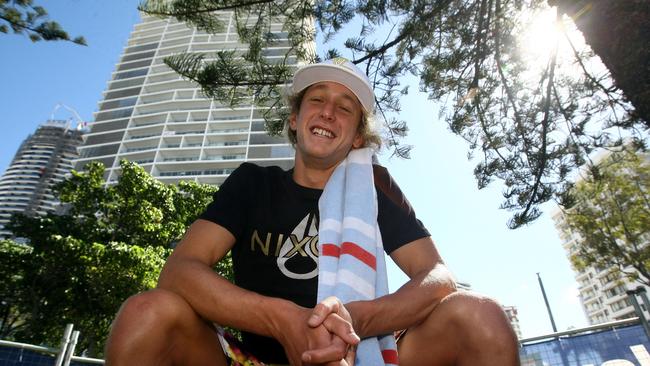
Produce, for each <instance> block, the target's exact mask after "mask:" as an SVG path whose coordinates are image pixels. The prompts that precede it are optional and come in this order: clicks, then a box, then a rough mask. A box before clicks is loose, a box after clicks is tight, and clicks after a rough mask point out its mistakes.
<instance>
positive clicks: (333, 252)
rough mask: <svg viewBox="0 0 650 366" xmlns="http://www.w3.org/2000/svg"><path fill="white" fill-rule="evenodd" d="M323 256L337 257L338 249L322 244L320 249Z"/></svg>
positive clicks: (332, 245) (331, 245)
mask: <svg viewBox="0 0 650 366" xmlns="http://www.w3.org/2000/svg"><path fill="white" fill-rule="evenodd" d="M321 249H322V251H323V255H324V256H326V257H336V258H338V257H339V252H340V250H339V247H337V246H336V245H334V244H323V245H322V247H321Z"/></svg>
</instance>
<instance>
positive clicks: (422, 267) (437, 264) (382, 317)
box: [345, 237, 456, 338]
mask: <svg viewBox="0 0 650 366" xmlns="http://www.w3.org/2000/svg"><path fill="white" fill-rule="evenodd" d="M390 256H391V258H392V259H393V260H394V261H395V263H396V264H397V265H398V266H399V267H400V269H402V271H404V273H406V275H407V276H408V277H409V278H410V280H409V281H408V282H406V283H405V284H404V285H403V286H402V287H400V288H399V289H398V290H397V291H395V292H394V293H392V294H388V295H386V296H382V297H380V298H377V299H374V300H370V301H354V302H351V303H348V304H345V307H346V308H347V310H348V311H349V312H350V315H351V317H352V322H353V323H352V324H353V326H354V329H355V331H356V333H357V334H358V335H359V336H360V337H361V338H364V337H369V336H376V335H379V334H388V333H391V332H393V331H395V330H401V329H406V328H409V327H412V326H414V325H417V324H419V323H421V322H422V321H424V320H425V319H426V318H427V317H428V316H429V314H430V313H431V312H432V311H433V309H434V308H435V307H436V306H437V305H438V304H439V303H440V301H441V300H442V299H443V298H444V297H446V296H447V295H449V294H451V293H453V292H454V291H456V285H455V281H454V279H453V276H452V275H451V273H450V272H449V270H448V269H447V266H446V265H445V264H444V262H443V261H442V258H441V257H440V254H439V253H438V250H437V249H436V247H435V245H434V243H433V240H431V237H424V238H421V239H418V240H415V241H412V242H411V243H408V244H406V245H404V246H402V247H400V248H398V249H396V250H394V251H393V252H392V253H391V255H390Z"/></svg>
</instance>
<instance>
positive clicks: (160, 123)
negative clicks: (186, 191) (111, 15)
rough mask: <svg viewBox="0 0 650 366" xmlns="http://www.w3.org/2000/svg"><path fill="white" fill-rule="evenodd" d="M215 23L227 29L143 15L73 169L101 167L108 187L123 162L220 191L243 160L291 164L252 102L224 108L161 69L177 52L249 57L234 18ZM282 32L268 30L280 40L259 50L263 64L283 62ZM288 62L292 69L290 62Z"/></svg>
mask: <svg viewBox="0 0 650 366" xmlns="http://www.w3.org/2000/svg"><path fill="white" fill-rule="evenodd" d="M216 16H218V17H219V18H220V19H221V20H222V21H223V22H224V24H225V27H224V28H225V29H224V31H223V33H219V34H208V33H205V32H203V31H199V30H196V29H194V28H191V27H188V26H187V25H186V24H185V23H181V22H178V21H176V20H174V19H160V18H156V17H151V16H147V15H143V19H142V21H141V22H140V23H138V24H136V25H135V28H134V30H133V32H132V33H131V35H130V37H129V40H128V43H127V45H126V47H125V48H124V51H123V54H122V57H121V59H120V61H119V63H118V64H117V66H116V68H115V71H114V72H113V74H112V77H111V80H110V81H109V83H108V87H107V89H106V91H105V92H104V98H103V100H102V101H101V102H100V103H99V108H98V111H97V112H96V113H95V116H94V117H95V118H94V119H95V120H94V122H93V123H92V124H91V126H90V132H89V133H88V134H87V138H86V141H85V144H84V145H83V146H82V147H81V148H80V159H79V160H78V161H77V162H76V163H75V168H77V169H80V168H82V167H83V166H84V165H85V164H86V163H88V162H89V161H92V160H99V161H101V162H103V163H104V165H105V166H106V167H107V172H106V179H107V180H108V181H109V182H111V181H115V180H116V179H117V177H118V175H119V161H120V160H122V159H126V160H129V161H134V162H137V163H139V164H140V165H141V166H143V167H144V168H145V170H146V171H147V172H149V173H150V174H151V175H152V176H154V177H156V178H157V179H158V180H160V181H162V182H165V183H176V182H178V181H180V180H196V181H198V182H201V183H217V184H218V183H221V182H222V181H223V180H224V179H225V178H226V177H227V175H228V174H229V173H230V172H232V171H233V170H234V169H235V168H236V167H238V166H239V165H240V164H241V163H242V162H244V161H253V162H255V163H256V164H258V165H279V166H281V167H284V168H289V167H291V166H292V165H293V155H294V151H293V148H292V147H291V145H290V144H289V143H288V141H287V139H286V138H285V137H272V136H269V135H268V134H267V133H266V132H265V129H264V120H263V119H262V110H261V109H259V108H258V107H255V106H254V105H253V103H252V99H251V100H248V101H246V102H244V103H243V104H242V105H240V106H238V107H236V108H230V107H228V106H225V105H222V104H220V103H219V102H217V101H214V100H211V99H208V98H206V97H204V96H203V94H202V93H201V90H200V89H199V88H198V87H197V85H196V84H195V83H192V82H189V81H186V80H183V79H182V78H181V77H180V76H179V75H178V74H177V73H175V72H174V71H172V70H171V69H170V68H169V67H167V66H166V65H165V64H164V63H163V59H164V58H165V57H166V56H169V55H172V54H178V53H182V52H196V53H203V54H205V55H206V57H207V59H210V58H211V57H215V52H216V51H219V50H231V51H236V52H244V51H245V50H247V45H245V44H242V43H240V42H239V39H238V36H237V32H236V28H235V20H234V15H233V13H232V12H223V13H217V15H216ZM282 28H283V25H282V23H281V22H280V20H278V23H276V24H272V26H271V27H270V31H271V32H272V33H274V34H275V35H276V39H278V41H277V42H274V46H273V47H272V48H266V49H264V50H263V52H264V54H265V55H266V57H267V58H268V59H269V60H272V59H274V58H275V59H280V58H284V57H286V55H287V53H288V51H289V49H290V47H289V44H288V41H287V34H286V33H285V32H283V31H282ZM288 59H289V62H290V63H297V62H298V60H296V58H295V57H294V56H289V58H288Z"/></svg>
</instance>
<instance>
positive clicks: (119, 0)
mask: <svg viewBox="0 0 650 366" xmlns="http://www.w3.org/2000/svg"><path fill="white" fill-rule="evenodd" d="M138 2H139V1H138V0H111V1H100V0H56V1H54V0H49V1H46V0H38V1H37V4H39V5H42V6H44V7H45V8H46V9H47V11H48V12H49V14H50V18H51V19H53V20H56V21H58V22H59V23H60V24H61V25H62V26H63V28H64V29H65V30H66V31H68V33H70V35H71V36H73V37H74V36H77V35H83V36H84V37H85V38H86V40H87V42H88V46H87V47H83V46H78V45H75V44H72V43H69V42H37V43H32V42H31V41H30V40H29V39H28V38H26V37H24V36H18V35H1V34H0V54H1V55H2V56H1V57H0V109H1V110H2V111H3V113H2V116H1V117H0V127H1V130H0V131H1V132H0V171H2V172H4V170H5V169H6V168H7V166H8V165H9V164H10V163H11V159H12V158H13V156H14V154H15V152H16V150H17V149H18V146H19V145H20V143H21V142H22V141H23V140H24V139H25V138H26V137H27V136H28V135H29V134H30V133H32V132H33V131H34V130H35V129H36V127H37V126H38V125H39V124H41V123H43V122H45V121H46V120H48V119H50V118H54V119H64V120H67V119H72V120H73V121H76V120H77V119H76V117H75V115H74V113H72V112H70V111H68V109H67V108H66V107H69V108H72V109H74V110H75V111H76V113H78V115H79V116H80V117H81V119H82V120H85V121H92V119H93V112H94V111H96V110H97V105H98V102H99V101H100V100H101V97H102V92H103V91H104V89H105V88H106V86H107V83H108V81H109V80H110V78H111V73H112V72H113V71H114V66H115V64H116V62H117V61H118V60H119V57H120V55H121V52H122V50H123V48H124V46H125V45H126V42H127V40H128V36H129V34H130V32H131V31H132V30H133V26H134V24H135V23H137V22H138V21H139V15H138V12H137V10H136V6H137V4H138ZM343 56H346V55H345V54H344V55H343ZM401 102H402V112H401V117H402V118H404V119H405V120H406V121H407V122H408V124H409V127H410V133H409V136H408V138H406V140H405V141H404V142H405V143H407V144H411V145H413V146H415V148H414V149H413V150H412V152H411V159H408V160H404V159H399V158H391V157H390V156H389V155H390V154H386V153H384V154H383V155H382V156H381V157H380V161H381V162H382V163H383V164H384V165H385V166H387V168H388V169H389V171H390V173H391V174H392V175H393V177H394V179H395V180H396V181H397V183H398V184H399V185H400V187H401V188H402V190H403V191H404V192H405V194H406V196H407V197H408V199H409V201H410V202H411V204H412V205H413V207H414V208H415V211H416V213H417V215H418V217H419V218H420V219H421V220H422V222H423V223H424V224H425V226H426V227H427V228H428V229H429V231H430V232H431V234H432V237H433V239H434V241H435V242H436V246H437V248H438V250H439V252H440V253H441V255H442V257H443V259H444V260H445V262H446V264H447V265H448V267H449V268H450V269H451V271H452V272H453V273H454V275H455V277H456V278H457V279H458V280H459V281H462V282H465V283H469V284H470V285H471V287H472V289H473V290H475V291H477V292H480V293H482V294H485V295H488V296H491V297H493V298H495V299H496V300H497V301H499V302H500V303H502V304H503V305H508V306H515V307H517V310H518V313H519V321H520V326H521V330H522V333H523V336H524V338H528V337H533V336H539V335H543V334H548V333H551V332H552V328H551V323H550V321H549V316H548V313H547V310H546V306H545V304H544V299H543V297H542V293H541V290H540V287H539V284H538V280H537V275H536V274H537V273H539V274H540V276H541V277H542V279H543V281H544V287H545V290H546V294H547V296H548V300H549V304H550V308H551V309H552V312H553V316H554V318H555V323H556V325H557V328H558V330H559V331H563V330H567V329H569V328H579V327H584V326H586V325H587V320H586V318H585V315H584V313H583V311H582V308H581V305H580V302H579V300H578V297H577V294H578V292H577V284H576V282H575V280H574V274H573V272H572V270H571V268H570V264H569V262H568V260H567V258H566V256H565V253H564V250H563V249H562V245H561V241H560V239H559V235H558V233H557V231H556V230H555V228H554V226H553V222H552V220H551V215H552V212H553V210H554V209H555V207H554V206H553V205H552V204H547V205H544V206H543V207H542V209H543V211H544V214H543V215H542V217H541V218H539V219H538V220H537V221H535V222H534V223H532V224H530V225H529V226H526V227H523V228H520V229H517V230H510V229H508V228H507V227H506V222H507V220H508V219H509V217H510V216H511V213H509V212H507V211H504V210H501V209H499V205H500V204H501V202H502V200H503V197H502V190H503V186H502V185H501V184H500V183H499V182H494V183H492V184H491V185H490V186H488V187H487V188H485V189H483V190H478V188H477V185H476V181H475V179H474V176H473V169H474V165H475V163H473V162H471V161H468V160H467V153H468V145H467V144H466V142H464V141H463V140H462V139H460V138H459V137H457V136H455V135H454V134H452V133H451V132H450V131H449V130H448V129H447V126H446V123H445V121H444V119H441V118H440V116H439V110H438V106H437V104H436V102H435V101H432V100H428V99H427V96H426V95H423V94H421V93H418V92H417V88H416V87H414V88H411V92H410V94H409V95H408V96H407V97H405V98H403V99H402V101H401ZM57 105H58V106H59V107H57ZM405 281H406V277H405V276H404V275H403V274H401V273H399V270H398V269H396V267H394V265H391V268H390V287H391V289H395V288H397V287H398V286H400V285H401V284H402V283H404V282H405Z"/></svg>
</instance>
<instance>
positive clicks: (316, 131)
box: [311, 127, 334, 138]
mask: <svg viewBox="0 0 650 366" xmlns="http://www.w3.org/2000/svg"><path fill="white" fill-rule="evenodd" d="M311 132H313V133H314V134H316V135H319V136H325V137H329V138H332V137H334V134H332V132H330V131H327V130H324V129H322V128H318V127H314V128H313V129H312V130H311Z"/></svg>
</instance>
